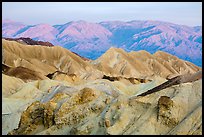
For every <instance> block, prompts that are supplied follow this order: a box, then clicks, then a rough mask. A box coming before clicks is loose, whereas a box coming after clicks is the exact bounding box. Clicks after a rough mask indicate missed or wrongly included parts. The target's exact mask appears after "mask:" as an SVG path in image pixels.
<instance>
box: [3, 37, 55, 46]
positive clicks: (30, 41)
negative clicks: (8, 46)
mask: <svg viewBox="0 0 204 137" xmlns="http://www.w3.org/2000/svg"><path fill="white" fill-rule="evenodd" d="M3 39H5V40H9V41H17V42H19V43H21V44H26V45H41V46H48V47H53V46H54V45H53V44H52V43H50V42H43V41H36V40H33V39H31V38H23V37H21V38H3Z"/></svg>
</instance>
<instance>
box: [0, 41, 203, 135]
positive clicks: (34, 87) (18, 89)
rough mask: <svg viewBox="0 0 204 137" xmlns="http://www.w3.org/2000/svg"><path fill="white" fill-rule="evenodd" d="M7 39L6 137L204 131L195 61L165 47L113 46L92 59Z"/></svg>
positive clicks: (4, 75) (199, 70) (199, 77)
mask: <svg viewBox="0 0 204 137" xmlns="http://www.w3.org/2000/svg"><path fill="white" fill-rule="evenodd" d="M2 44H3V51H4V52H3V58H4V60H3V61H2V67H3V69H2V134H3V135H7V134H9V135H166V134H167V135H201V134H202V68H200V67H197V66H196V65H194V64H191V63H189V62H187V61H184V60H181V59H179V58H177V57H175V56H173V55H170V54H167V53H165V52H161V51H159V52H157V53H155V54H150V53H148V52H146V51H140V52H130V53H127V52H125V51H124V50H122V49H117V48H111V49H110V50H108V51H107V52H106V53H104V54H103V55H102V56H101V57H100V58H99V59H97V60H93V61H91V60H84V59H83V58H82V57H80V56H78V55H76V54H74V53H72V52H70V51H69V50H67V49H64V48H61V47H57V46H54V47H46V46H40V45H39V46H32V45H25V44H21V43H19V42H16V41H7V40H3V41H2ZM175 78H176V81H174V79H175ZM177 78H178V79H177ZM152 89H153V91H154V92H153V93H151V94H149V93H148V92H147V91H152ZM143 93H148V94H145V95H144V96H140V95H141V94H142V95H143Z"/></svg>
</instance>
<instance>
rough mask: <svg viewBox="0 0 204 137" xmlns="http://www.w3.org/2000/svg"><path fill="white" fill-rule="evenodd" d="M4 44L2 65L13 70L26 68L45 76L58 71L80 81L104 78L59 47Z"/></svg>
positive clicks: (12, 42) (74, 55)
mask: <svg viewBox="0 0 204 137" xmlns="http://www.w3.org/2000/svg"><path fill="white" fill-rule="evenodd" d="M2 44H3V60H2V63H3V64H5V65H7V66H9V67H11V68H16V67H24V68H27V69H29V70H32V71H35V72H36V73H40V74H41V75H43V76H47V75H48V74H50V73H54V72H56V71H60V72H63V73H66V74H75V75H77V76H78V77H80V79H95V78H97V77H101V76H102V75H101V73H100V72H99V71H97V70H95V69H93V67H92V66H91V65H90V64H89V63H88V62H86V61H84V60H83V59H82V58H81V57H79V56H78V55H76V54H74V53H72V52H70V51H69V50H66V49H64V48H62V47H59V46H54V47H45V46H29V45H23V44H20V43H17V42H15V41H7V40H2Z"/></svg>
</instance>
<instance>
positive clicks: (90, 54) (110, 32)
mask: <svg viewBox="0 0 204 137" xmlns="http://www.w3.org/2000/svg"><path fill="white" fill-rule="evenodd" d="M2 36H3V37H9V38H18V37H29V38H32V39H34V40H40V41H49V42H51V43H53V44H54V45H60V46H63V47H65V48H67V49H69V50H71V51H73V52H76V53H77V54H79V55H81V56H84V57H87V58H90V59H96V58H98V57H99V56H101V55H102V54H103V53H104V52H105V51H106V50H107V49H109V48H110V47H111V46H114V47H120V48H123V49H125V50H126V51H131V50H135V51H138V50H146V51H148V52H150V53H154V52H156V51H158V50H161V51H165V52H168V53H170V54H173V55H176V56H178V57H179V58H181V59H184V60H187V61H190V62H192V63H194V64H196V65H198V66H201V65H202V27H201V26H195V27H189V26H184V25H177V24H173V23H168V22H161V21H137V20H135V21H130V22H122V21H110V22H100V23H89V22H86V21H73V22H68V23H66V24H62V25H54V26H51V25H48V24H38V25H32V26H31V25H25V24H22V23H17V22H14V21H8V20H7V21H3V23H2Z"/></svg>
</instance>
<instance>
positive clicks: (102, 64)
mask: <svg viewBox="0 0 204 137" xmlns="http://www.w3.org/2000/svg"><path fill="white" fill-rule="evenodd" d="M92 64H93V65H94V66H95V67H96V68H97V69H99V70H101V71H102V72H103V73H104V74H105V75H107V76H115V77H116V76H123V77H127V78H129V77H135V78H141V79H142V78H143V79H145V78H151V77H152V76H155V75H157V76H160V77H164V78H168V77H172V76H176V75H181V74H193V73H195V72H198V71H199V70H201V68H200V67H198V66H196V65H194V64H192V63H190V62H187V61H184V60H181V59H179V58H177V57H176V56H173V55H171V54H168V53H165V52H162V51H158V52H156V53H155V54H153V55H152V54H150V53H148V52H146V51H143V50H142V51H137V52H135V51H132V52H129V53H127V52H125V51H124V50H123V49H120V48H110V49H109V50H108V51H107V52H106V53H104V54H103V55H102V56H101V57H100V58H98V59H97V60H95V61H93V62H92Z"/></svg>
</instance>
